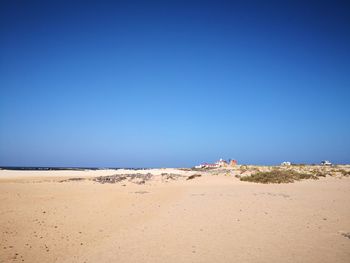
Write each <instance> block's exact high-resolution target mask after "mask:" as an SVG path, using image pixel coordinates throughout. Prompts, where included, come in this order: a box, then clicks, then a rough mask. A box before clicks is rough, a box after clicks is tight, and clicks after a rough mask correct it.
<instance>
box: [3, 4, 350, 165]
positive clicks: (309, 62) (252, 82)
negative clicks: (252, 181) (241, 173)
mask: <svg viewBox="0 0 350 263" xmlns="http://www.w3.org/2000/svg"><path fill="white" fill-rule="evenodd" d="M70 2H71V1H67V2H65V1H57V2H56V1H42V2H41V1H1V3H0V38H1V41H0V92H1V96H0V165H8V166H10V165H13V166H103V167H105V166H109V167H169V166H170V167H178V166H192V165H195V164H197V163H200V162H203V161H207V162H210V161H215V160H216V159H218V158H220V157H222V158H227V159H228V158H233V159H237V160H238V162H239V163H250V164H278V163H280V162H282V161H292V162H298V163H301V162H302V163H315V162H316V163H318V162H319V161H321V160H322V159H329V160H331V161H333V162H335V163H349V162H350V103H349V99H350V15H349V14H350V5H349V4H348V3H346V1H338V2H337V1H241V2H233V1H225V2H224V1H222V2H220V1H211V2H210V1H121V2H111V1H106V2H103V1H96V2H93V1H82V2H79V1H74V3H70Z"/></svg>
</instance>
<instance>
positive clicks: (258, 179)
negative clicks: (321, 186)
mask: <svg viewBox="0 0 350 263" xmlns="http://www.w3.org/2000/svg"><path fill="white" fill-rule="evenodd" d="M303 179H314V180H317V179H318V177H317V176H315V175H313V174H308V173H299V172H296V171H293V170H277V169H275V170H272V171H269V172H257V173H254V174H252V175H250V176H244V177H241V178H240V180H241V181H245V182H254V183H261V184H282V183H293V182H294V181H300V180H303Z"/></svg>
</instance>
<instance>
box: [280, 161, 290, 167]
mask: <svg viewBox="0 0 350 263" xmlns="http://www.w3.org/2000/svg"><path fill="white" fill-rule="evenodd" d="M281 165H283V166H290V165H292V163H291V162H283V163H281Z"/></svg>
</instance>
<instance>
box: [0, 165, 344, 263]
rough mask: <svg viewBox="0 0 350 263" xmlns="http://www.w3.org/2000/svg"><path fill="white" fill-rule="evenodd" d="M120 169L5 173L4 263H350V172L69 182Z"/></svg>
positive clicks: (0, 225)
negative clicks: (292, 179) (274, 181)
mask: <svg viewBox="0 0 350 263" xmlns="http://www.w3.org/2000/svg"><path fill="white" fill-rule="evenodd" d="M126 172H128V173H135V171H118V173H126ZM138 172H139V171H138ZM148 172H151V173H152V174H156V175H160V174H161V173H176V174H180V175H183V176H184V178H186V176H188V175H191V174H194V172H192V171H180V170H175V169H157V170H151V171H149V170H146V171H142V173H148ZM114 173H116V171H111V170H105V171H39V172H38V171H30V172H29V171H5V170H2V171H0V262H350V238H348V237H346V233H349V232H350V178H349V177H348V178H345V177H344V178H341V179H340V178H332V177H326V178H322V179H320V180H317V181H314V180H307V181H301V182H296V183H293V184H280V185H271V184H269V185H263V184H255V183H248V182H241V181H239V179H237V178H235V177H234V176H224V175H213V174H211V175H203V176H202V177H199V178H195V179H193V180H182V179H181V180H175V181H172V182H166V181H162V180H156V179H155V180H152V181H150V182H147V183H145V184H142V185H139V184H133V183H117V184H100V183H97V182H94V181H90V180H84V181H68V182H60V181H62V180H64V179H67V178H68V177H69V178H71V177H84V178H85V177H86V178H91V177H95V176H101V175H110V174H114ZM123 185H125V186H123Z"/></svg>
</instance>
